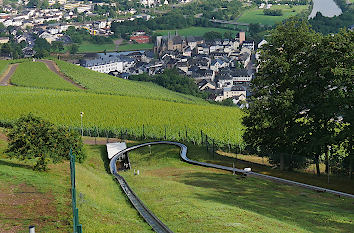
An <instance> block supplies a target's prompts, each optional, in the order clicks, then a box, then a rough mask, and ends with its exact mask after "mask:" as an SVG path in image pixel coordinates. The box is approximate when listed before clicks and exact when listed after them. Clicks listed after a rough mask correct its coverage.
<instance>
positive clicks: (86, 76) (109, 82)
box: [55, 60, 207, 104]
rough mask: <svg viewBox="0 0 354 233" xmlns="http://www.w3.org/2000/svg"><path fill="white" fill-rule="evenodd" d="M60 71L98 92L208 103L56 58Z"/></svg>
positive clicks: (88, 88)
mask: <svg viewBox="0 0 354 233" xmlns="http://www.w3.org/2000/svg"><path fill="white" fill-rule="evenodd" d="M55 62H56V63H57V65H58V67H59V68H60V71H61V72H63V73H64V74H66V75H67V76H68V77H70V78H71V79H72V80H74V81H75V82H76V83H79V84H80V85H82V86H84V87H86V88H87V90H88V91H93V92H96V93H103V94H111V95H124V96H134V97H142V98H149V99H159V100H167V101H173V102H181V103H198V104H207V102H206V101H204V100H202V99H200V98H197V97H194V96H190V95H185V94H181V93H177V92H173V91H170V90H168V89H165V88H163V87H161V86H158V85H156V84H153V83H145V82H136V81H130V80H124V79H120V78H117V77H113V76H110V75H108V74H103V73H98V72H95V71H92V70H89V69H86V68H84V67H81V66H76V65H73V64H70V63H67V62H64V61H59V60H55Z"/></svg>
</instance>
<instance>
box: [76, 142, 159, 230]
mask: <svg viewBox="0 0 354 233" xmlns="http://www.w3.org/2000/svg"><path fill="white" fill-rule="evenodd" d="M86 151H87V159H86V161H85V162H84V163H83V164H77V166H76V184H77V193H78V199H77V200H78V208H79V214H80V223H81V224H82V225H83V230H84V232H92V233H107V232H112V233H113V232H127V233H128V232H129V233H130V232H153V231H151V228H150V226H149V225H148V224H147V223H145V222H144V220H143V219H142V218H141V217H140V216H139V214H138V212H137V211H136V210H135V209H134V208H133V207H132V206H131V204H130V202H129V201H128V200H127V198H126V197H125V196H124V194H123V191H122V190H121V188H120V186H119V184H118V183H117V182H115V181H114V178H113V176H112V175H111V173H110V171H109V170H108V169H107V168H108V167H107V166H106V165H107V162H108V161H107V160H108V159H106V158H107V152H106V149H105V146H95V145H91V146H86ZM105 162H106V163H105Z"/></svg>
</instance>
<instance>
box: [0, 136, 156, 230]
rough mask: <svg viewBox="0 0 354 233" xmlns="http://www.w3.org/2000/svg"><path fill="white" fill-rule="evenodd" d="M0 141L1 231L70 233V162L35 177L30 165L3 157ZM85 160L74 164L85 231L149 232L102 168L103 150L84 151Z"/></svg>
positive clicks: (94, 147) (81, 217)
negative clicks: (29, 229)
mask: <svg viewBox="0 0 354 233" xmlns="http://www.w3.org/2000/svg"><path fill="white" fill-rule="evenodd" d="M5 147H6V142H5V141H4V140H3V139H0V197H1V198H0V227H1V229H2V230H4V231H2V232H28V226H29V225H35V226H36V231H38V232H70V231H71V230H72V225H71V222H72V218H71V211H72V208H71V196H70V195H71V193H70V187H71V185H70V170H69V163H68V162H65V163H61V164H55V165H54V164H51V165H50V170H49V171H48V172H35V171H33V170H32V169H31V167H30V166H31V165H32V163H31V162H30V161H29V162H21V161H18V160H16V159H13V160H10V159H7V158H5V156H4V154H3V151H4V149H5ZM85 150H86V152H87V160H86V161H85V163H83V164H79V163H77V164H76V185H77V201H78V208H79V218H80V223H81V224H82V225H83V231H84V232H95V233H96V232H102V233H106V232H131V229H134V231H135V232H152V231H151V230H150V227H149V226H148V224H146V223H145V222H144V220H143V219H142V218H140V216H139V215H138V213H137V212H136V210H135V209H134V208H133V207H131V205H130V203H129V202H128V200H127V199H126V198H125V196H124V195H123V193H122V191H121V189H120V187H119V186H118V184H117V183H116V182H115V181H114V180H113V177H112V175H111V174H110V173H108V171H106V169H105V163H104V161H105V158H106V156H107V154H106V153H107V152H106V150H105V148H104V146H89V145H86V146H85Z"/></svg>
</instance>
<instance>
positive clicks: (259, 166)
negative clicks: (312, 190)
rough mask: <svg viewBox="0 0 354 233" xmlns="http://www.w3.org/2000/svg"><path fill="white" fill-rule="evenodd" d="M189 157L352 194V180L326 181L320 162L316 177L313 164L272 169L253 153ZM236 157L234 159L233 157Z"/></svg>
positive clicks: (323, 167) (353, 185) (331, 177)
mask: <svg viewBox="0 0 354 233" xmlns="http://www.w3.org/2000/svg"><path fill="white" fill-rule="evenodd" d="M191 158H194V159H196V160H200V161H203V162H210V163H215V164H222V165H224V166H229V167H232V166H233V163H234V164H235V166H236V167H237V168H240V169H244V168H246V167H250V168H252V171H255V172H258V173H261V174H265V175H270V176H275V177H280V178H284V179H288V180H293V181H297V182H301V183H305V184H310V185H315V186H319V187H323V188H329V189H333V190H337V191H342V192H346V193H351V194H354V180H350V179H348V177H343V176H336V175H330V183H329V184H328V182H327V175H326V174H324V169H325V165H324V164H320V169H321V172H322V175H321V176H320V177H318V176H317V175H316V174H314V172H313V171H314V165H313V164H312V165H310V166H309V167H308V168H307V169H295V170H294V171H280V170H279V169H273V168H272V166H271V165H270V164H269V163H268V160H267V159H266V158H264V159H262V158H261V157H258V156H255V155H240V154H234V153H230V152H225V151H218V152H217V154H216V155H215V156H212V155H211V154H208V155H207V156H206V157H204V158H201V157H194V155H193V154H192V155H191ZM235 158H236V159H235Z"/></svg>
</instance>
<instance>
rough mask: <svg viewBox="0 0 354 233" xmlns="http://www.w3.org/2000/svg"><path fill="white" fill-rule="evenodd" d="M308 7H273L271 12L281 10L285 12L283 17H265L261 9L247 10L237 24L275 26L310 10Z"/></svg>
mask: <svg viewBox="0 0 354 233" xmlns="http://www.w3.org/2000/svg"><path fill="white" fill-rule="evenodd" d="M308 7H309V6H308V5H299V6H293V7H290V6H285V5H281V6H278V5H273V6H272V7H271V10H276V9H280V10H282V12H283V15H282V16H269V15H264V13H263V10H264V9H259V8H252V9H249V10H246V11H245V12H244V13H243V14H242V15H241V17H240V18H239V19H238V20H237V22H242V23H259V24H264V25H273V24H276V23H279V22H281V21H283V20H284V19H287V18H290V17H292V16H295V15H297V14H299V13H301V12H303V11H305V10H307V9H308Z"/></svg>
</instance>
